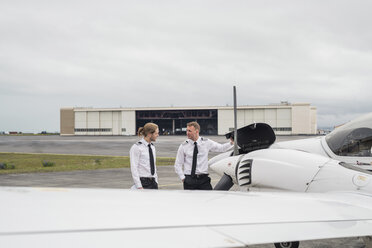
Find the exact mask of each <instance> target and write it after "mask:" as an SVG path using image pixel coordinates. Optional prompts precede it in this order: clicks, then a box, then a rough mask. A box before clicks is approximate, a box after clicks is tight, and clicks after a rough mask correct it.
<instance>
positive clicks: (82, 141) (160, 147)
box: [0, 135, 313, 157]
mask: <svg viewBox="0 0 372 248" xmlns="http://www.w3.org/2000/svg"><path fill="white" fill-rule="evenodd" d="M205 137H206V138H209V139H211V140H214V141H216V142H220V143H224V142H228V140H227V139H226V138H225V136H205ZM310 137H313V136H277V141H284V140H293V139H302V138H310ZM138 140H139V138H138V137H137V136H58V135H50V136H42V135H40V136H11V135H0V152H24V153H56V154H90V155H113V156H129V149H130V147H131V146H132V145H133V144H134V143H135V142H136V141H138ZM185 140H186V135H182V136H159V138H158V139H157V141H156V142H155V146H156V153H157V156H158V157H176V154H177V149H178V147H179V145H180V144H181V143H182V142H183V141H185ZM216 154H217V153H210V157H213V156H214V155H216Z"/></svg>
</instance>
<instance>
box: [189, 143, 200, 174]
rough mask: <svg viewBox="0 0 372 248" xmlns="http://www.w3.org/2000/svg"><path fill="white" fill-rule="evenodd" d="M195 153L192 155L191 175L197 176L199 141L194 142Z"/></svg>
mask: <svg viewBox="0 0 372 248" xmlns="http://www.w3.org/2000/svg"><path fill="white" fill-rule="evenodd" d="M194 145H195V146H194V153H193V155H192V168H191V176H195V171H196V163H197V158H198V152H199V151H198V143H196V142H194Z"/></svg>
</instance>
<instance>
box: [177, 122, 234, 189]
mask: <svg viewBox="0 0 372 248" xmlns="http://www.w3.org/2000/svg"><path fill="white" fill-rule="evenodd" d="M199 131H200V125H199V124H198V123H197V122H195V121H193V122H189V123H187V128H186V133H187V138H188V139H187V140H186V141H185V142H183V143H182V144H181V145H180V146H179V148H178V152H177V157H176V162H175V164H174V167H175V170H176V173H177V174H178V176H179V178H180V179H181V180H182V182H183V188H184V189H191V190H212V185H211V178H210V177H209V175H208V153H209V151H212V152H225V151H227V150H229V149H230V148H231V147H232V144H233V141H232V140H231V142H230V143H225V144H219V143H217V142H215V141H212V140H210V139H206V138H203V137H200V136H199Z"/></svg>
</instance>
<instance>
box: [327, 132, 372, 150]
mask: <svg viewBox="0 0 372 248" xmlns="http://www.w3.org/2000/svg"><path fill="white" fill-rule="evenodd" d="M326 140H327V143H328V145H329V147H330V148H331V150H332V151H333V152H334V153H335V154H337V155H339V156H354V157H371V156H372V154H371V149H372V129H370V128H366V127H364V128H357V129H348V130H343V131H341V132H337V135H332V136H330V137H327V138H326Z"/></svg>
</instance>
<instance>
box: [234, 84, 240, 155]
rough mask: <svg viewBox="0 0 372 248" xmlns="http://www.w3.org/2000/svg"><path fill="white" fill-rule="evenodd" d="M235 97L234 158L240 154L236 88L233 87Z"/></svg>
mask: <svg viewBox="0 0 372 248" xmlns="http://www.w3.org/2000/svg"><path fill="white" fill-rule="evenodd" d="M233 96H234V156H235V155H238V154H239V150H238V124H237V116H238V115H237V104H236V86H234V87H233Z"/></svg>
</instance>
